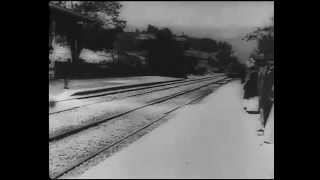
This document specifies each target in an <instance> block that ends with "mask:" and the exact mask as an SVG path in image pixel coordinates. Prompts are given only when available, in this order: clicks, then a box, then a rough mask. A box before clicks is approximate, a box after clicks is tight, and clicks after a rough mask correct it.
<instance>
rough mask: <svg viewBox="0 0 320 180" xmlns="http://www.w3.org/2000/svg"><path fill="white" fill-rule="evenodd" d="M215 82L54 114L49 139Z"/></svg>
mask: <svg viewBox="0 0 320 180" xmlns="http://www.w3.org/2000/svg"><path fill="white" fill-rule="evenodd" d="M214 81H217V80H210V81H205V82H200V83H196V84H191V85H187V86H183V87H179V88H174V89H168V90H163V91H159V92H157V93H156V94H154V93H150V94H145V95H142V96H137V97H130V98H126V99H122V100H115V101H111V102H103V103H98V104H93V105H89V106H85V107H82V108H79V109H74V110H71V111H67V112H64V113H59V114H53V115H51V116H49V138H52V137H54V136H56V135H59V134H63V133H66V132H68V131H71V130H74V129H78V128H80V127H83V126H87V125H88V124H92V123H94V122H98V121H101V120H104V119H108V118H110V117H112V116H115V115H118V114H121V113H124V112H127V111H130V110H133V109H135V108H138V107H141V106H143V105H145V104H147V103H151V102H153V101H155V100H156V99H159V98H163V97H166V96H168V95H170V94H174V93H179V92H181V91H184V90H187V89H190V88H194V87H198V86H201V85H203V84H207V83H208V82H214Z"/></svg>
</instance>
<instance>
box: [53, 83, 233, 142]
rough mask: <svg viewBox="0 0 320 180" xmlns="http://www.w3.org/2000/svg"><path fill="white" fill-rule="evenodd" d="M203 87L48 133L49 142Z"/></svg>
mask: <svg viewBox="0 0 320 180" xmlns="http://www.w3.org/2000/svg"><path fill="white" fill-rule="evenodd" d="M214 79H215V78H206V79H205V80H201V81H197V82H193V83H191V84H198V83H202V82H206V81H211V80H214ZM225 79H227V78H224V79H222V80H218V81H216V82H213V83H215V84H219V83H220V82H223V80H225ZM185 85H186V84H184V86H185ZM179 86H181V85H179ZM204 86H207V84H206V85H204ZM204 86H200V87H197V88H195V89H191V90H189V89H188V90H185V91H182V92H177V93H173V94H170V95H166V96H162V97H160V98H156V99H152V100H150V101H147V102H146V104H144V105H139V106H138V107H134V108H132V109H130V110H127V111H124V112H120V113H117V114H115V115H111V116H109V117H106V118H103V119H101V120H96V121H94V122H91V123H89V124H84V125H83V126H80V127H77V128H72V129H68V130H67V131H62V132H60V133H50V134H49V142H52V141H57V140H60V139H62V138H65V137H67V136H71V135H73V134H76V133H78V132H81V131H83V130H85V129H89V128H91V127H94V126H97V125H99V124H101V123H104V122H107V121H109V120H112V119H115V118H118V117H120V116H123V115H126V114H129V113H131V112H134V111H137V110H139V109H142V108H145V107H148V106H151V105H155V104H159V103H161V102H164V101H167V100H169V99H172V98H175V97H177V96H180V95H183V94H186V93H188V92H192V91H195V90H197V89H200V88H202V87H204ZM170 88H173V87H170ZM170 88H166V89H170ZM161 90H164V89H161ZM158 91H160V90H158ZM152 92H155V91H152ZM152 92H146V93H141V94H136V95H133V96H139V95H145V94H148V93H152Z"/></svg>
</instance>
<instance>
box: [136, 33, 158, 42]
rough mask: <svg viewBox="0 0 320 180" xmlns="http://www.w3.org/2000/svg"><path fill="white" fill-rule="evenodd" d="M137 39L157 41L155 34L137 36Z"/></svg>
mask: <svg viewBox="0 0 320 180" xmlns="http://www.w3.org/2000/svg"><path fill="white" fill-rule="evenodd" d="M137 39H140V40H148V39H156V37H155V35H153V34H150V33H148V34H147V33H144V34H139V35H138V36H137Z"/></svg>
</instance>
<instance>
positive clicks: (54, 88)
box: [49, 76, 180, 99]
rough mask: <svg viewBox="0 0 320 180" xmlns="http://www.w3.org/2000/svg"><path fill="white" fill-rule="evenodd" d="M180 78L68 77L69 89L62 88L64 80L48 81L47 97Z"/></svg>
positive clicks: (65, 95)
mask: <svg viewBox="0 0 320 180" xmlns="http://www.w3.org/2000/svg"><path fill="white" fill-rule="evenodd" d="M179 79H180V78H173V77H163V76H134V77H116V78H99V79H70V80H68V87H69V89H64V80H63V79H57V80H51V81H49V99H63V98H67V97H68V96H71V95H72V94H74V93H78V92H86V91H93V90H98V89H107V88H114V87H121V86H130V85H137V84H148V83H154V82H166V81H174V80H179Z"/></svg>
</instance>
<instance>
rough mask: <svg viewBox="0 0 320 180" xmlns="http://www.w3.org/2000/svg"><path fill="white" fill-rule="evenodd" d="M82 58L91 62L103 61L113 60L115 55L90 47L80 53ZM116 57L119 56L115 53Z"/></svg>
mask: <svg viewBox="0 0 320 180" xmlns="http://www.w3.org/2000/svg"><path fill="white" fill-rule="evenodd" d="M80 58H81V59H83V60H85V61H86V62H89V63H101V62H112V61H113V57H112V54H111V53H110V52H105V51H92V50H90V49H82V51H81V53H80ZM114 58H118V56H117V55H116V54H114Z"/></svg>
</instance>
